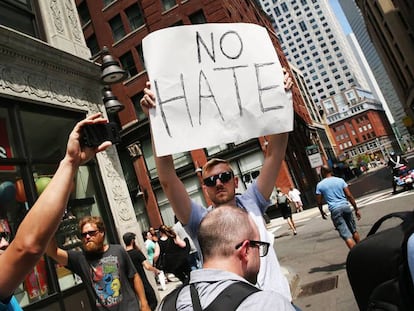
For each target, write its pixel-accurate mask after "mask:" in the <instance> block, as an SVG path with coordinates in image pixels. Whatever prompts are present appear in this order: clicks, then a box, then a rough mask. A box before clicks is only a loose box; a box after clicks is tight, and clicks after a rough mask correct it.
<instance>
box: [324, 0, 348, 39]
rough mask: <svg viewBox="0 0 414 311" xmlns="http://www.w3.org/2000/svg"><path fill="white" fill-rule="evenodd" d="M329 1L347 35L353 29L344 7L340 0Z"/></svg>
mask: <svg viewBox="0 0 414 311" xmlns="http://www.w3.org/2000/svg"><path fill="white" fill-rule="evenodd" d="M329 3H330V4H331V6H332V8H333V11H334V12H335V15H336V16H337V18H338V20H339V23H340V24H341V26H342V29H343V30H344V32H345V34H346V35H347V34H349V33H351V32H352V29H351V27H350V26H349V24H348V21H347V20H346V17H345V15H344V13H343V12H342V9H341V6H340V5H339V3H338V0H329Z"/></svg>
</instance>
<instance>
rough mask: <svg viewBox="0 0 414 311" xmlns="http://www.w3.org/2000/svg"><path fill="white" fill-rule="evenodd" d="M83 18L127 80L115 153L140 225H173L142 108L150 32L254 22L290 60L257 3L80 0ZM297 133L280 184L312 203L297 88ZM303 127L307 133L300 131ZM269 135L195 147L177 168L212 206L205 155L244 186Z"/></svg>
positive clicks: (304, 119)
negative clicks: (222, 163) (227, 165)
mask: <svg viewBox="0 0 414 311" xmlns="http://www.w3.org/2000/svg"><path fill="white" fill-rule="evenodd" d="M76 3H77V7H78V11H79V15H80V17H81V21H82V23H83V32H84V35H85V39H86V42H87V44H88V46H89V48H90V49H91V51H92V54H94V53H96V52H97V51H99V50H100V49H101V48H102V47H103V46H108V48H109V49H110V51H111V53H112V54H113V55H114V56H116V57H117V58H118V59H119V61H120V63H121V64H122V67H123V68H124V69H125V70H127V71H128V73H129V78H128V80H127V81H126V82H124V83H123V85H121V86H119V87H113V88H112V90H113V92H114V94H116V95H117V97H118V99H119V100H120V101H121V102H122V103H123V104H124V105H125V109H124V110H123V111H121V112H120V113H119V114H118V117H119V119H118V120H119V122H120V124H121V126H122V129H123V130H122V144H121V145H120V146H119V148H118V151H119V154H120V157H121V163H122V166H123V170H124V172H125V175H126V178H127V184H128V188H129V191H130V195H131V198H132V200H133V204H134V209H135V214H136V216H137V219H138V221H139V222H140V223H141V225H142V227H143V228H148V226H150V225H151V226H153V227H158V226H159V225H161V224H162V223H165V224H167V225H172V224H173V221H174V215H173V211H172V208H171V206H170V204H169V202H168V200H167V199H166V197H165V195H164V193H163V191H162V189H161V187H160V185H159V182H158V178H157V173H156V168H155V163H154V156H153V152H152V144H151V141H150V131H149V124H148V120H147V119H146V117H145V116H144V114H143V113H142V111H141V108H140V106H139V100H140V99H141V98H142V96H143V89H144V87H145V83H146V81H147V79H148V78H147V75H146V72H145V65H144V57H143V54H142V47H141V42H142V40H143V38H144V37H145V36H146V35H148V34H149V33H151V32H153V31H156V30H159V29H162V28H165V27H173V26H179V25H188V24H197V23H213V22H214V23H228V22H245V23H255V24H259V25H262V26H264V27H266V28H267V29H268V31H269V34H270V37H271V39H272V42H273V44H274V46H275V49H276V51H277V54H278V56H279V59H280V61H281V63H282V66H286V67H287V68H288V67H289V66H288V63H287V61H286V59H285V57H284V55H283V52H282V50H281V48H280V45H279V43H278V40H277V37H276V36H275V34H274V31H273V30H272V26H271V24H270V22H269V20H268V17H267V16H266V15H265V14H264V12H263V11H262V10H261V8H260V6H258V5H257V4H256V1H251V0H249V1H240V0H233V1H194V0H190V1H175V0H163V1H161V0H143V1H138V2H137V1H130V0H124V1H90V0H83V1H80V0H79V1H76ZM293 98H294V107H295V112H296V113H295V126H296V127H295V131H294V132H292V133H291V134H290V138H289V139H290V142H292V144H289V146H292V147H290V148H291V149H289V150H288V153H287V156H286V161H285V162H284V164H283V167H282V170H281V172H280V174H279V178H278V180H277V181H276V184H277V185H278V186H280V187H282V188H285V187H286V188H287V187H289V186H290V185H292V184H295V185H296V186H297V187H298V188H300V189H301V191H302V193H308V195H307V196H308V200H309V203H311V202H313V200H314V198H313V185H314V184H316V181H317V175H316V173H315V171H314V170H313V169H312V168H311V167H310V166H309V161H308V159H307V157H306V152H305V147H306V146H307V145H309V144H311V143H312V142H311V141H310V138H309V137H310V136H311V135H310V134H309V131H314V129H312V128H309V126H308V124H311V123H312V122H311V120H310V118H309V115H308V112H307V110H306V107H305V104H304V102H303V99H302V97H301V95H300V93H299V92H298V90H297V89H296V88H295V89H294V91H293ZM301 131H302V133H300V132H301ZM265 147H266V138H265V137H261V138H259V139H253V140H250V141H247V142H244V143H240V144H227V145H221V146H215V147H212V148H205V149H199V150H193V151H191V152H184V153H181V154H175V155H174V162H175V167H176V170H177V173H178V175H179V177H180V178H181V180H182V181H183V182H184V184H185V186H186V188H187V190H188V192H189V194H190V196H191V197H192V198H193V199H194V200H196V201H198V202H200V203H202V204H206V205H208V204H209V201H208V198H207V196H206V195H205V194H204V193H203V191H202V187H201V176H200V175H198V174H197V173H196V171H198V170H197V169H198V168H200V167H201V166H202V165H203V164H204V163H205V162H206V161H207V160H208V159H210V158H212V157H221V158H225V159H227V160H230V161H231V163H232V166H233V167H234V169H235V173H236V174H237V175H238V176H239V177H241V178H239V180H240V184H239V188H238V191H240V192H243V191H244V190H245V189H246V186H247V185H248V183H249V182H250V181H251V180H252V177H253V176H257V175H255V173H254V172H257V171H258V170H259V169H260V167H261V165H262V161H263V152H264V150H265Z"/></svg>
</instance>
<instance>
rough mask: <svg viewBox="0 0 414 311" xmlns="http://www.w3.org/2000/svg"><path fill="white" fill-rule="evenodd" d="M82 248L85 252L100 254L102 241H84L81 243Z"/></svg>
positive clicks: (102, 249)
mask: <svg viewBox="0 0 414 311" xmlns="http://www.w3.org/2000/svg"><path fill="white" fill-rule="evenodd" d="M83 250H84V252H85V253H87V254H90V255H94V254H100V253H103V251H104V242H103V241H100V242H95V241H89V242H88V243H85V244H84V245H83Z"/></svg>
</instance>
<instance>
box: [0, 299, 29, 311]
mask: <svg viewBox="0 0 414 311" xmlns="http://www.w3.org/2000/svg"><path fill="white" fill-rule="evenodd" d="M22 310H23V309H22V307H20V305H19V303H18V302H17V300H16V298H14V296H13V297H12V298H11V299H10V301H9V303H7V304H4V303H2V302H1V301H0V311H22Z"/></svg>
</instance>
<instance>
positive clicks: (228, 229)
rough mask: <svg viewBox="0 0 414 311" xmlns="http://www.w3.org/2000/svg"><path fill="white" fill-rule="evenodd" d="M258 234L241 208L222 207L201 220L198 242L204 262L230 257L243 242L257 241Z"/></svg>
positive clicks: (253, 224)
mask: <svg viewBox="0 0 414 311" xmlns="http://www.w3.org/2000/svg"><path fill="white" fill-rule="evenodd" d="M258 238H259V233H258V230H257V227H256V225H255V223H254V222H253V220H252V219H251V218H250V216H249V214H248V213H247V212H246V211H245V210H244V209H241V208H238V207H234V206H230V205H223V206H220V207H219V208H215V209H213V211H211V212H209V213H208V214H207V215H206V216H205V217H204V219H203V220H202V222H201V224H200V227H199V231H198V241H199V243H200V248H201V252H202V253H203V257H204V260H206V261H207V260H209V259H211V258H214V257H227V256H230V255H232V254H233V253H234V252H235V251H236V249H235V246H236V245H237V244H238V243H240V242H242V241H243V240H255V239H256V240H257V239H258Z"/></svg>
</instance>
